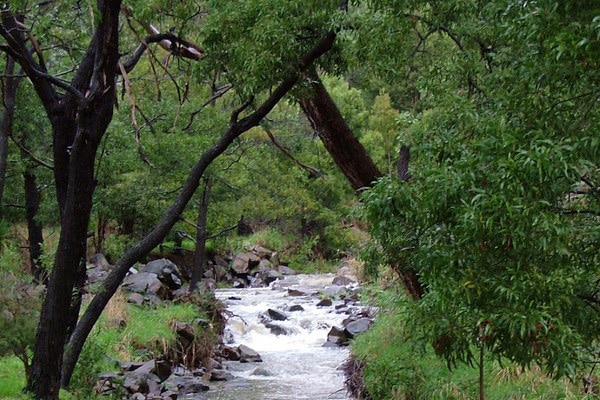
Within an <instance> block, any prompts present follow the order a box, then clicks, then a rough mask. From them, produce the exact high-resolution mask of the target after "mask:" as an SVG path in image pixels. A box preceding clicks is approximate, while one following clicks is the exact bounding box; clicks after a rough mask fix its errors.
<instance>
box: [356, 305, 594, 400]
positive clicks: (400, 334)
mask: <svg viewBox="0 0 600 400" xmlns="http://www.w3.org/2000/svg"><path fill="white" fill-rule="evenodd" d="M386 296H390V295H389V294H387V295H386ZM392 297H393V296H392ZM390 303H391V302H390V301H387V302H386V304H384V305H383V306H384V308H385V311H382V312H381V313H380V315H379V316H378V318H377V320H376V323H375V325H374V326H373V327H372V328H371V330H369V331H368V332H366V333H364V334H362V335H360V336H358V337H357V338H356V339H355V340H354V342H353V343H352V353H353V354H354V355H356V357H357V360H359V361H362V362H363V365H364V367H363V371H362V373H363V381H362V383H363V384H364V386H365V388H366V390H367V392H368V393H369V394H370V396H371V397H372V399H374V400H384V399H385V400H432V399H444V400H446V399H453V400H471V399H477V398H478V395H479V369H478V367H477V365H474V366H469V365H464V364H463V365H460V364H459V365H457V366H456V367H454V368H452V369H451V370H450V369H449V368H448V366H447V364H446V362H445V361H443V360H442V359H441V358H439V357H437V356H436V355H435V353H434V351H433V348H432V346H431V345H429V344H427V343H423V342H422V341H419V340H418V338H417V337H415V336H414V332H411V331H410V329H408V328H406V327H407V326H408V325H409V323H408V321H409V318H410V315H409V313H407V312H406V309H405V308H403V307H402V305H401V304H396V305H395V306H394V305H392V304H390ZM484 366H485V367H484V387H485V399H486V400H517V399H518V400H534V399H535V400H552V399H556V400H558V399H567V400H583V399H597V398H599V397H598V396H597V395H591V394H583V385H582V378H583V377H582V376H580V377H577V378H576V379H574V380H573V381H572V382H571V381H569V380H568V379H566V378H560V379H552V378H550V377H548V376H546V375H544V373H542V372H541V371H540V369H539V368H537V367H536V366H532V367H530V368H528V369H525V370H524V369H521V368H519V367H517V366H515V365H513V364H511V363H510V362H508V361H506V362H503V363H502V365H501V364H500V363H499V362H497V361H496V360H491V359H488V358H485V359H484Z"/></svg>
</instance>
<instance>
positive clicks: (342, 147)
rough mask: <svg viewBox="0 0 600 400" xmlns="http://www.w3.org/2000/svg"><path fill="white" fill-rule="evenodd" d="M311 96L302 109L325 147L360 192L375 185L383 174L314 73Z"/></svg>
mask: <svg viewBox="0 0 600 400" xmlns="http://www.w3.org/2000/svg"><path fill="white" fill-rule="evenodd" d="M306 75H307V78H308V80H309V84H308V85H309V93H308V95H307V96H305V97H303V98H300V99H299V100H300V106H301V107H302V111H303V112H304V114H305V115H306V116H307V118H308V120H309V121H310V123H311V125H312V127H313V128H314V130H315V132H316V133H317V134H318V135H319V138H320V139H321V141H322V142H323V144H324V145H325V148H326V149H327V151H328V152H329V154H330V155H331V157H332V158H333V161H334V162H335V164H336V165H337V166H338V168H340V170H341V171H342V173H343V174H344V176H345V177H346V179H347V180H348V182H349V183H350V185H351V186H352V188H353V189H354V190H355V191H356V192H357V193H358V192H360V191H362V190H364V189H367V188H369V187H371V186H372V185H373V182H375V181H376V180H377V179H378V178H380V177H381V176H382V174H381V172H380V171H379V169H378V168H377V166H376V165H375V163H374V162H373V160H372V159H371V157H370V156H369V154H368V153H367V151H366V150H365V148H364V147H363V146H362V144H361V143H360V142H359V141H358V139H357V138H356V136H354V134H353V133H352V130H351V129H350V127H349V126H348V124H347V123H346V121H345V120H344V117H343V116H342V114H341V113H340V110H339V109H338V108H337V106H336V104H335V102H334V101H333V99H332V98H331V96H330V95H329V92H328V91H327V89H326V88H325V86H324V85H323V82H322V81H321V78H320V77H319V75H318V74H317V72H316V71H315V70H311V71H309V72H308V73H307V74H306Z"/></svg>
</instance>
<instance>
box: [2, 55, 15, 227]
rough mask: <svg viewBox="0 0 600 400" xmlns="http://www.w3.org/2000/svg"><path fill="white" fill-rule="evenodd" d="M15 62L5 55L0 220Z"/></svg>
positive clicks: (10, 131)
mask: <svg viewBox="0 0 600 400" xmlns="http://www.w3.org/2000/svg"><path fill="white" fill-rule="evenodd" d="M14 73H15V60H14V59H13V58H12V57H11V56H10V55H7V60H6V69H5V71H4V78H3V79H2V80H3V82H2V86H3V89H4V90H3V91H2V105H3V108H4V110H3V112H2V116H1V117H0V118H1V119H0V220H2V200H3V198H4V187H5V185H6V168H7V165H8V138H9V137H10V135H11V133H12V127H13V117H14V111H15V97H16V95H17V86H18V84H19V79H17V78H16V77H14Z"/></svg>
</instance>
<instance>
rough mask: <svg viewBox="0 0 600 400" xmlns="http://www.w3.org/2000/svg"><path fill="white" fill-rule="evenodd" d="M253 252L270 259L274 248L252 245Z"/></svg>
mask: <svg viewBox="0 0 600 400" xmlns="http://www.w3.org/2000/svg"><path fill="white" fill-rule="evenodd" d="M251 251H252V253H254V254H256V255H257V256H258V257H259V258H265V259H267V260H268V259H270V258H271V256H272V255H273V250H269V249H267V248H264V247H262V246H254V247H252V250H251Z"/></svg>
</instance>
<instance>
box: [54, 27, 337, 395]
mask: <svg viewBox="0 0 600 400" xmlns="http://www.w3.org/2000/svg"><path fill="white" fill-rule="evenodd" d="M335 36H336V35H335V33H333V32H331V33H329V34H327V35H326V36H325V37H323V38H322V39H321V40H320V41H319V42H318V43H317V44H316V45H315V47H314V48H313V49H312V50H311V51H309V52H308V53H307V54H305V55H304V56H303V57H302V58H301V59H300V60H299V62H298V71H299V72H301V71H303V70H305V69H306V68H307V67H308V66H309V65H310V64H312V62H313V61H314V60H316V59H317V58H318V57H320V56H321V55H323V54H325V53H326V52H327V51H329V50H330V49H331V46H332V45H333V42H334V40H335ZM299 72H297V73H292V74H290V75H289V76H288V77H287V78H286V79H284V80H283V81H282V82H281V83H280V84H279V86H278V87H277V88H276V89H275V90H274V91H273V92H272V93H271V95H270V96H269V98H268V99H267V100H266V101H265V102H264V103H263V104H262V105H261V106H260V107H258V108H257V109H256V111H255V112H253V113H252V114H250V115H249V116H247V117H245V118H243V119H241V120H240V121H238V120H237V118H238V116H239V114H240V112H241V111H243V109H244V108H245V107H244V108H242V109H240V110H238V111H236V112H234V113H233V114H232V119H231V123H230V125H229V128H228V129H227V132H226V133H225V134H224V135H223V136H222V137H221V139H220V140H219V141H218V142H217V143H216V144H215V145H213V146H212V147H210V148H209V149H208V150H206V151H205V152H204V154H203V155H202V157H201V158H200V159H199V160H198V162H197V163H196V164H195V165H194V167H193V168H192V170H191V171H190V174H189V176H188V179H187V181H186V183H185V185H184V186H183V188H182V189H181V192H180V194H179V196H178V197H177V199H176V200H175V202H174V203H173V205H172V206H171V208H170V209H169V210H168V211H167V213H166V214H165V216H164V217H163V218H162V219H161V220H160V222H159V223H158V224H157V225H156V226H155V228H154V229H153V230H152V232H150V233H149V234H148V235H147V236H146V237H145V238H144V239H142V240H141V241H140V242H139V243H138V244H137V245H135V246H133V247H132V248H130V249H129V250H128V251H127V252H126V253H125V254H124V255H123V257H121V259H120V260H119V261H117V262H116V264H115V266H114V267H113V269H112V271H111V272H110V274H109V275H108V276H107V277H106V279H105V280H104V282H103V283H102V288H101V289H100V290H99V291H98V293H97V294H96V296H94V298H93V299H92V301H91V302H90V304H89V305H88V307H87V308H86V310H85V313H84V314H83V316H82V317H81V319H80V321H79V323H78V324H77V327H76V328H75V331H74V332H73V334H72V335H71V338H70V340H69V344H68V346H67V347H66V351H65V355H64V363H63V371H62V385H63V387H67V386H68V385H69V382H70V380H71V376H72V375H73V370H74V369H75V364H76V363H77V360H78V358H79V354H80V353H81V350H82V348H83V344H84V343H85V340H86V339H87V336H88V335H89V333H90V331H91V330H92V328H93V326H94V324H95V323H96V321H97V320H98V318H99V317H100V314H101V313H102V310H104V307H106V304H107V303H108V301H109V300H110V299H111V297H112V296H113V294H114V293H115V292H116V290H117V289H118V287H119V285H120V284H121V282H122V281H123V278H124V277H125V275H126V274H127V271H129V268H130V267H131V266H132V265H133V264H134V263H135V262H137V261H138V260H140V259H141V258H142V257H144V256H146V255H147V254H148V253H149V252H150V251H151V250H152V249H154V248H155V247H156V246H158V245H159V244H160V242H161V241H162V240H163V239H164V238H165V236H166V235H167V234H168V233H169V232H170V231H171V229H172V228H173V225H174V224H175V223H176V222H177V221H178V220H179V217H180V215H181V213H182V212H183V211H184V209H185V207H186V206H187V204H188V202H189V201H190V199H191V198H192V196H193V194H194V192H195V191H196V189H197V188H198V185H199V182H200V179H201V178H202V175H203V174H204V171H205V170H206V168H207V167H208V166H209V165H210V163H212V161H213V160H214V159H215V158H217V157H218V156H219V155H221V154H222V153H223V152H224V151H225V150H226V149H227V148H228V147H229V145H231V143H233V141H234V140H235V139H237V138H238V137H239V136H240V135H241V134H242V133H244V132H246V131H248V130H249V129H250V128H252V127H255V126H258V124H259V123H260V121H261V120H262V119H263V118H264V117H265V116H266V115H267V114H268V113H269V112H270V111H271V110H272V109H273V107H275V105H276V104H277V103H279V101H280V100H281V99H282V98H283V97H284V96H285V95H286V94H287V93H288V92H289V91H290V90H291V89H292V87H294V85H295V84H296V82H297V81H298V79H299V76H298V73H299ZM247 105H249V103H248V104H246V105H245V106H247Z"/></svg>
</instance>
